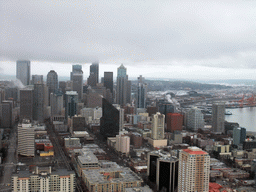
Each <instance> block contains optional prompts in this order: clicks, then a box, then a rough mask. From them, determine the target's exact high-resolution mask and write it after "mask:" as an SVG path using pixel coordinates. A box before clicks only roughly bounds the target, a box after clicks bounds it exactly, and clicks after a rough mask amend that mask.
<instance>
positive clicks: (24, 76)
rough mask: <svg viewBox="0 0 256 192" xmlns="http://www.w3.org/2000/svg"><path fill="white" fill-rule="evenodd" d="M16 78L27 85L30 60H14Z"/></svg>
mask: <svg viewBox="0 0 256 192" xmlns="http://www.w3.org/2000/svg"><path fill="white" fill-rule="evenodd" d="M16 78H17V79H19V80H20V81H21V82H22V83H23V85H29V81H30V61H26V60H18V61H17V62H16Z"/></svg>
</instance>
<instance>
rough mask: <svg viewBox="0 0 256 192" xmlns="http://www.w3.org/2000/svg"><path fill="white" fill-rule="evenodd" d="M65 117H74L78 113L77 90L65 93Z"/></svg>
mask: <svg viewBox="0 0 256 192" xmlns="http://www.w3.org/2000/svg"><path fill="white" fill-rule="evenodd" d="M65 97H66V99H65V118H66V120H67V119H68V117H70V118H71V117H73V116H74V115H76V114H77V103H78V94H77V92H76V91H67V92H66V94H65Z"/></svg>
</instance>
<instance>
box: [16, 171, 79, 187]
mask: <svg viewBox="0 0 256 192" xmlns="http://www.w3.org/2000/svg"><path fill="white" fill-rule="evenodd" d="M12 191H13V192H19V191H22V192H30V191H54V192H55V191H56V192H57V191H59V192H75V172H74V171H68V170H66V169H59V170H57V171H52V170H51V167H49V168H46V169H45V168H44V169H42V170H40V169H39V168H38V167H36V170H35V173H30V172H29V171H20V172H19V173H18V174H14V175H13V176H12Z"/></svg>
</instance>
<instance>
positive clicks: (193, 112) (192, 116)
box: [186, 107, 204, 131]
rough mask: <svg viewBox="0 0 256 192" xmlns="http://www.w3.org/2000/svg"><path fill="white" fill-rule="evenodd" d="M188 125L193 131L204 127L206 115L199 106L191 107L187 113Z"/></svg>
mask: <svg viewBox="0 0 256 192" xmlns="http://www.w3.org/2000/svg"><path fill="white" fill-rule="evenodd" d="M186 117H187V127H188V128H189V129H192V130H193V131H197V130H198V129H200V128H204V115H203V114H202V112H201V110H200V109H198V108H197V107H193V108H191V109H190V110H189V111H188V112H187V114H186Z"/></svg>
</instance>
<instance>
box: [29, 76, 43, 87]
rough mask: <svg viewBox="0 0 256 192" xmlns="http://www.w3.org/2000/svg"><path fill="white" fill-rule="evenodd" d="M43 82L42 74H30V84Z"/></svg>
mask: <svg viewBox="0 0 256 192" xmlns="http://www.w3.org/2000/svg"><path fill="white" fill-rule="evenodd" d="M43 83H44V76H43V75H32V81H31V84H32V85H34V84H43Z"/></svg>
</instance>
